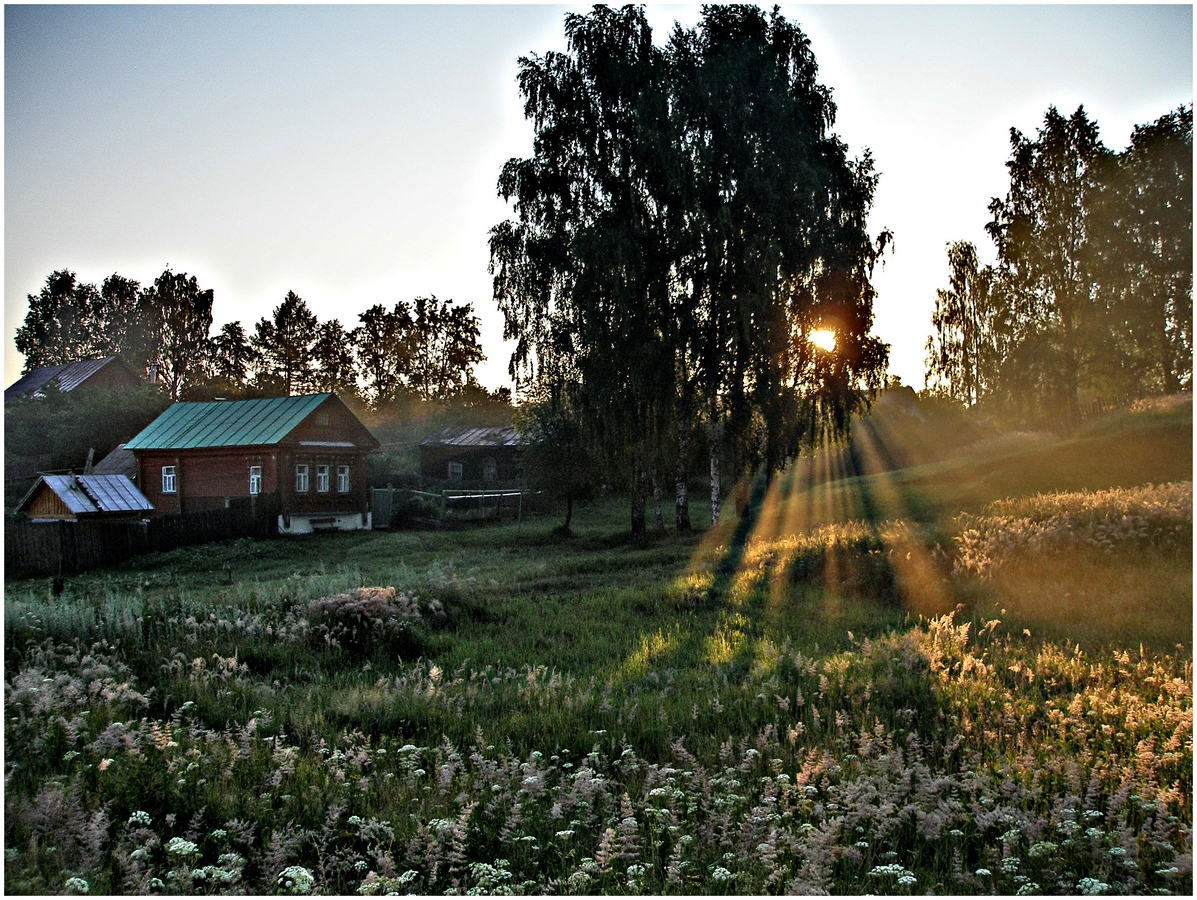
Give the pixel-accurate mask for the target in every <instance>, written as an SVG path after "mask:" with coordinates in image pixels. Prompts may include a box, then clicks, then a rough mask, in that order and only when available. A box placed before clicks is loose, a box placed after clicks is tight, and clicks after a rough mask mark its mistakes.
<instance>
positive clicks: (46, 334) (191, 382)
mask: <svg viewBox="0 0 1197 900" xmlns="http://www.w3.org/2000/svg"><path fill="white" fill-rule="evenodd" d="M28 299H29V312H28V313H27V314H26V316H25V321H24V323H23V325H22V326H21V327H20V328H18V329H17V334H16V347H17V349H18V350H19V351H20V352H21V353H23V354H24V355H25V371H26V372H28V371H30V370H32V369H36V368H41V367H43V366H54V365H60V364H62V363H69V362H76V361H78V360H84V359H96V358H100V357H105V356H112V355H114V354H120V355H121V356H122V357H123V358H124V359H125V360H126V361H127V362H128V363H130V365H132V366H133V368H134V369H137V370H138V371H142V372H147V373H148V372H150V371H153V372H154V374H155V378H156V380H157V381H158V382H160V383H161V384H163V385H164V388H165V390H166V392H167V393H168V394H169V396H170V399H171V400H188V399H191V400H205V399H211V398H213V397H216V396H220V397H227V398H229V399H233V398H237V397H251V396H282V395H287V396H289V395H292V394H304V393H321V392H332V393H336V394H338V395H340V396H341V397H342V398H344V399H347V400H349V401H351V402H353V401H358V402H360V403H366V404H368V405H369V406H370V407H371V408H373V409H376V410H377V409H383V408H385V407H387V406H389V405H392V404H395V403H399V402H403V401H412V400H414V401H427V402H433V403H445V402H448V401H450V400H453V399H455V398H460V397H461V396H462V395H463V394H469V393H471V392H473V393H477V394H486V393H487V392H486V391H485V389H484V388H482V387H480V386H479V385H478V383H477V381H476V380H475V378H474V373H473V367H474V366H475V365H476V364H477V363H479V362H481V361H482V360H483V359H484V358H485V357H484V356H483V354H482V349H481V346H480V344H479V331H478V319H477V317H475V316H474V314H473V307H472V306H471V305H470V304H464V305H454V304H453V303H452V302H450V301H445V300H438V299H437V298H436V297H431V296H430V297H417V298H416V299H415V300H414V301H412V302H411V303H408V302H406V301H399V302H397V303H395V304H394V306H393V307H391V308H390V309H387V308H386V307H385V306H383V305H382V304H375V305H374V306H371V307H370V308H369V309H367V310H366V311H365V312H363V313H361V314H360V315H359V316H358V320H359V324H358V325H357V326H356V327H354V328H351V329H346V328H345V326H344V325H342V323H341V322H340V320H339V319H335V318H334V319H329V320H328V321H325V322H321V321H319V319H318V318H317V316H316V315H315V314H314V313H313V312H312V311H311V310H310V309H309V308H308V305H307V303H306V302H305V301H304V300H303V299H302V298H301V297H299V296H298V295H297V294H295V292H294V291H289V292H288V293H287V295H286V297H285V298H284V299H283V301H282V303H280V304H279V305H278V306H276V307H275V308H274V310H273V311H272V313H271V315H270V316H269V317H263V318H261V319H260V320H259V321H258V322H257V323H256V324H255V325H254V327H253V330H252V332H247V330H246V329H245V327H244V326H243V325H242V324H241V322H239V321H234V322H228V323H226V324H225V325H223V326H221V328H220V329H219V331H218V332H216V333H215V334H212V333H211V332H212V301H213V292H212V290H211V289H210V288H209V289H204V288H201V287H200V286H199V284H198V282H197V280H196V278H195V277H194V276H189V275H187V274H185V273H175V272H172V271H171V270H170V269H167V270H166V271H164V272H163V273H162V275H160V276H159V277H158V278H156V279H155V280H154V283H153V284H152V285H148V286H145V287H143V286H142V285H141V284H139V283H138V282H137V281H134V280H132V279H129V278H125V277H123V276H121V275H117V274H113V275H111V276H109V277H108V278H106V279H105V280H104V282H103V284H101V285H100V286H99V287H97V286H96V285H94V284H89V283H85V282H80V281H79V280H78V279H77V278H76V276H75V274H74V273H73V272H71V271H69V270H66V269H62V270H58V271H55V272H53V273H51V274H50V276H49V277H48V278H47V279H46V283H45V285H44V286H43V287H42V289H41V291H40V293H38V294H36V295H34V294H30V295H29V297H28ZM488 396H489V395H488Z"/></svg>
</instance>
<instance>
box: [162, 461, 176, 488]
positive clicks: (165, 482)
mask: <svg viewBox="0 0 1197 900" xmlns="http://www.w3.org/2000/svg"><path fill="white" fill-rule="evenodd" d="M178 478H179V473H178V469H176V468H175V467H174V466H163V467H162V493H164V494H177V493H178V491H179V481H178Z"/></svg>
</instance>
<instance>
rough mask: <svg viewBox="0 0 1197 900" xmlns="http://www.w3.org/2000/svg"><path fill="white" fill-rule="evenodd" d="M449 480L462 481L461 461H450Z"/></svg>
mask: <svg viewBox="0 0 1197 900" xmlns="http://www.w3.org/2000/svg"><path fill="white" fill-rule="evenodd" d="M449 480H450V481H461V463H459V462H451V463H449Z"/></svg>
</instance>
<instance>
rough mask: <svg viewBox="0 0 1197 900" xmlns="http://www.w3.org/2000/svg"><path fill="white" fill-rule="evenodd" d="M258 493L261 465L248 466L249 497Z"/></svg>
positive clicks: (260, 489) (260, 480)
mask: <svg viewBox="0 0 1197 900" xmlns="http://www.w3.org/2000/svg"><path fill="white" fill-rule="evenodd" d="M260 493H262V467H261V466H250V467H249V495H250V496H251V497H256V496H257V495H258V494H260Z"/></svg>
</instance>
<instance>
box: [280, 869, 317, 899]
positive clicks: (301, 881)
mask: <svg viewBox="0 0 1197 900" xmlns="http://www.w3.org/2000/svg"><path fill="white" fill-rule="evenodd" d="M276 881H277V882H278V886H279V888H280V889H281V890H282V891H284V892H285V893H288V894H310V893H311V892H312V887H313V885H314V884H315V882H316V879H315V878H314V877H313V876H312V873H311V872H309V871H308V870H307V869H305V868H304V867H303V866H287V868H285V869H283V870H282V871H281V872H279V874H278V878H277V879H276Z"/></svg>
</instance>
